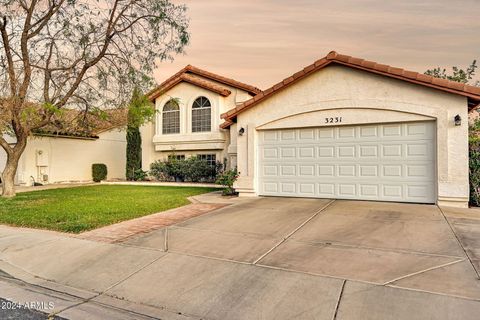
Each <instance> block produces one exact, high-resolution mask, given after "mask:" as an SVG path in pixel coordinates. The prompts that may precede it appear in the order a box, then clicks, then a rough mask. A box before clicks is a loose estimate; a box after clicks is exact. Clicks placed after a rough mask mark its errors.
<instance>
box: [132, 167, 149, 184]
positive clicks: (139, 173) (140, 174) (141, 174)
mask: <svg viewBox="0 0 480 320" xmlns="http://www.w3.org/2000/svg"><path fill="white" fill-rule="evenodd" d="M147 175H148V172H147V171H143V170H142V169H137V170H135V172H134V174H133V180H134V181H145V180H146V179H147Z"/></svg>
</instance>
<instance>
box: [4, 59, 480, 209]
mask: <svg viewBox="0 0 480 320" xmlns="http://www.w3.org/2000/svg"><path fill="white" fill-rule="evenodd" d="M148 97H149V99H150V100H151V101H152V102H153V103H154V105H155V108H156V109H157V111H158V112H157V114H156V117H155V119H154V121H153V122H152V123H148V124H146V125H144V126H142V127H141V134H142V161H143V162H142V166H143V169H144V170H148V169H149V168H150V164H151V163H153V162H154V161H156V160H164V159H168V158H169V157H176V158H180V159H181V158H185V157H189V156H192V155H196V156H199V157H201V158H203V159H205V160H207V161H209V162H210V163H214V162H215V161H222V162H223V161H225V160H226V162H227V165H228V166H229V167H230V168H233V167H237V168H238V170H239V172H240V177H239V179H238V181H237V182H236V184H235V187H236V189H237V191H239V193H240V196H288V197H311V198H332V199H352V200H377V201H393V202H412V203H428V204H439V205H447V206H457V207H466V206H467V205H468V200H469V177H468V120H469V113H470V112H473V110H475V109H476V108H477V107H478V105H479V104H480V88H477V87H472V86H469V85H465V84H463V83H457V82H452V81H448V80H444V79H437V78H433V77H431V76H427V75H424V74H420V73H417V72H413V71H407V70H404V69H400V68H395V67H391V66H388V65H384V64H379V63H376V62H373V61H367V60H363V59H359V58H354V57H351V56H347V55H342V54H338V53H336V52H334V51H332V52H330V53H329V54H328V55H327V56H326V57H324V58H322V59H320V60H318V61H316V62H315V63H313V64H311V65H309V66H307V67H305V68H303V69H302V70H300V71H298V72H297V73H295V74H293V75H292V76H290V77H288V78H286V79H284V80H283V81H281V82H279V83H277V84H276V85H274V86H273V87H271V88H269V89H267V90H265V91H261V90H260V89H258V88H256V87H254V86H252V85H248V84H245V83H242V82H239V81H236V80H233V79H230V78H226V77H223V76H220V75H217V74H214V73H211V72H208V71H205V70H202V69H199V68H196V67H193V66H190V65H188V66H186V67H185V68H183V69H182V70H180V71H179V72H177V73H176V74H174V75H173V76H172V77H170V78H169V79H167V80H166V81H165V82H163V83H162V84H161V85H160V86H159V87H158V88H156V89H154V90H152V91H151V92H150V93H148ZM117 127H118V125H117ZM93 134H94V135H93V136H92V135H87V136H72V135H71V134H62V132H61V131H58V130H57V131H55V130H53V131H52V132H43V133H37V134H36V135H35V136H34V137H32V138H31V141H30V143H29V146H28V147H27V148H28V149H27V151H26V152H25V154H24V157H22V161H21V164H20V167H19V177H18V180H19V181H20V182H24V183H25V182H28V179H30V177H33V178H34V179H35V180H38V181H45V180H47V181H49V182H58V181H78V180H80V181H82V180H90V179H91V176H90V166H91V164H92V163H94V162H101V163H106V164H107V166H108V168H109V172H110V174H109V178H110V179H111V178H124V167H125V140H124V133H121V132H119V131H118V129H114V128H113V127H111V126H110V127H107V128H106V130H104V131H97V132H96V133H95V132H93ZM1 163H2V160H1V154H0V165H1ZM53 168H55V169H53Z"/></svg>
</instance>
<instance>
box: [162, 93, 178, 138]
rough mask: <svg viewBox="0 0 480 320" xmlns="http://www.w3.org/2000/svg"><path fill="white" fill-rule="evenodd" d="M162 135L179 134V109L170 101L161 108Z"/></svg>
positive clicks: (175, 103) (173, 101) (174, 102)
mask: <svg viewBox="0 0 480 320" xmlns="http://www.w3.org/2000/svg"><path fill="white" fill-rule="evenodd" d="M162 133H163V134H169V133H180V107H179V106H178V103H177V102H176V101H175V100H170V101H168V102H167V103H165V105H164V106H163V112H162Z"/></svg>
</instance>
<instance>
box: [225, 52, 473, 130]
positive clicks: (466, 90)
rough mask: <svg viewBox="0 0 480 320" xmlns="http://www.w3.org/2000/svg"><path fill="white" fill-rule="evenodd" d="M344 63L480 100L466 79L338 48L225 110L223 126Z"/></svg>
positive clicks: (470, 103)
mask: <svg viewBox="0 0 480 320" xmlns="http://www.w3.org/2000/svg"><path fill="white" fill-rule="evenodd" d="M332 63H334V64H340V65H344V66H347V67H351V68H355V69H360V70H364V71H368V72H372V73H376V74H379V75H383V76H387V77H390V78H395V79H400V80H404V81H408V82H411V83H415V84H419V85H423V86H427V87H430V88H435V89H438V90H442V91H445V92H449V93H453V94H458V95H461V96H465V97H467V98H468V101H469V108H474V107H475V106H477V105H478V104H479V103H480V88H479V87H474V86H470V85H466V84H464V83H459V82H455V81H449V80H445V79H439V78H434V77H432V76H428V75H425V74H423V73H418V72H414V71H408V70H404V69H401V68H396V67H392V66H389V65H385V64H380V63H376V62H374V61H368V60H364V59H360V58H355V57H351V56H347V55H343V54H339V53H337V52H335V51H331V52H330V53H329V54H328V55H327V56H326V57H324V58H322V59H320V60H317V61H316V62H315V63H313V64H311V65H309V66H307V67H305V68H303V69H302V70H300V71H299V72H297V73H295V74H293V75H292V76H290V77H288V78H286V79H284V80H283V81H281V82H279V83H277V84H276V85H274V86H273V87H271V88H269V89H267V90H265V91H263V92H262V93H259V94H258V95H256V96H255V97H253V98H252V99H250V100H247V101H245V102H243V103H242V104H239V105H238V106H236V107H235V108H233V109H231V110H229V111H227V112H225V113H223V114H222V115H221V117H222V118H223V119H225V122H224V123H222V125H221V126H220V127H221V128H224V129H225V128H228V127H229V126H230V124H232V123H233V119H234V118H235V117H236V116H237V115H238V114H239V113H241V112H242V111H244V110H246V109H249V108H251V107H253V106H255V105H256V104H258V103H259V102H260V101H263V100H265V99H267V98H268V97H270V96H272V95H274V94H275V93H277V92H279V91H281V90H283V89H285V88H287V87H289V86H290V85H292V84H294V83H296V82H298V81H300V80H301V79H303V78H305V77H307V76H308V75H310V74H312V73H314V72H316V71H318V70H321V69H323V68H325V67H326V66H328V65H330V64H332Z"/></svg>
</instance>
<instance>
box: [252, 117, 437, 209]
mask: <svg viewBox="0 0 480 320" xmlns="http://www.w3.org/2000/svg"><path fill="white" fill-rule="evenodd" d="M434 129H435V126H434V122H425V123H423V122H422V123H403V124H388V125H367V126H346V127H329V128H305V129H289V130H274V131H260V132H259V137H260V139H259V167H260V170H259V172H258V174H259V194H262V195H284V196H287V195H288V196H299V197H329V198H332V197H333V198H339V199H365V200H385V201H403V202H425V203H432V202H435V162H434V159H435V144H434V141H435V139H434V132H435V130H434ZM414 137H417V139H415V138H414Z"/></svg>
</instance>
